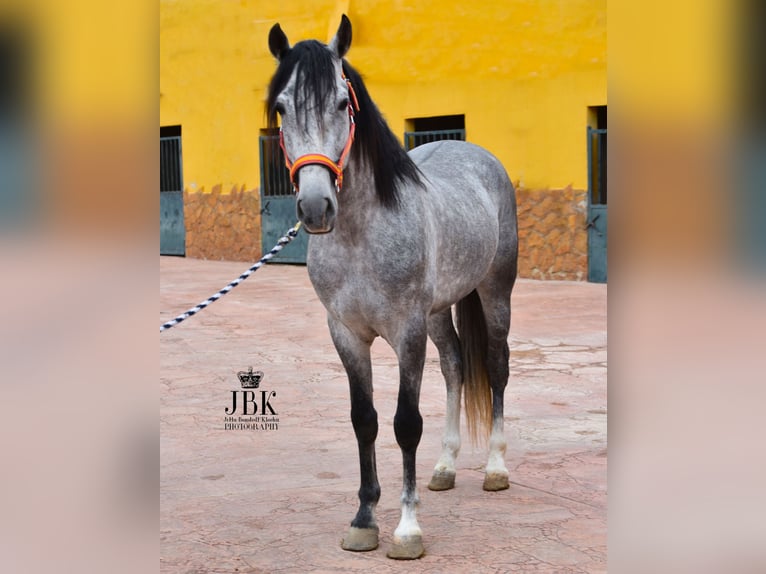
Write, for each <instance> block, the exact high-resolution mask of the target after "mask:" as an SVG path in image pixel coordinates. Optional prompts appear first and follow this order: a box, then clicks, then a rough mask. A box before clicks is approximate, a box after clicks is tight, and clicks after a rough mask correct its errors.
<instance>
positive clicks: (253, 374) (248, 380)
mask: <svg viewBox="0 0 766 574" xmlns="http://www.w3.org/2000/svg"><path fill="white" fill-rule="evenodd" d="M237 378H238V379H239V382H240V383H242V388H243V389H257V388H258V385H260V384H261V379H263V371H253V367H250V369H248V370H247V371H239V372H238V373H237Z"/></svg>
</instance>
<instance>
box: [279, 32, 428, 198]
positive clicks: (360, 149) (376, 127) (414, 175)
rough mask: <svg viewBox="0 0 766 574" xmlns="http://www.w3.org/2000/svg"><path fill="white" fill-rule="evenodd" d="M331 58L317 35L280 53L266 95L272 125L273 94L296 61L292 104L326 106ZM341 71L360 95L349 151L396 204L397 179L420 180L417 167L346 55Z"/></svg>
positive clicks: (401, 181) (331, 76)
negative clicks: (366, 165) (295, 81)
mask: <svg viewBox="0 0 766 574" xmlns="http://www.w3.org/2000/svg"><path fill="white" fill-rule="evenodd" d="M332 58H333V56H332V54H331V53H330V51H329V50H328V49H327V46H325V45H324V44H321V43H320V42H317V41H316V40H306V41H304V42H299V43H298V44H296V45H295V46H293V47H292V48H291V49H290V50H288V51H287V53H285V54H283V55H282V58H281V60H280V62H279V67H278V68H277V71H276V73H275V74H274V77H273V78H272V79H271V83H270V84H269V92H268V98H267V100H266V110H267V114H268V125H269V127H270V128H274V127H276V125H277V110H276V99H277V96H278V95H279V94H280V93H281V92H282V90H283V89H284V88H285V86H286V85H287V82H288V81H289V80H290V77H291V76H292V74H293V70H295V67H296V66H298V77H297V85H298V87H297V89H296V90H295V98H296V102H295V104H296V105H295V108H296V109H299V108H301V107H302V108H303V109H304V112H305V113H306V114H308V110H309V108H310V107H313V106H316V108H317V109H324V107H325V105H326V104H327V99H328V98H329V97H330V95H331V94H332V93H333V92H334V86H335V80H336V79H335V78H334V74H335V70H334V68H333V60H332ZM343 72H344V73H345V74H346V77H347V78H348V79H349V80H350V81H351V85H352V86H353V88H354V92H355V93H356V97H357V99H358V100H359V111H358V112H356V118H355V119H356V135H355V139H354V145H353V146H352V147H351V155H352V157H353V158H354V159H355V160H361V159H362V158H364V159H365V160H366V161H368V162H369V163H370V165H371V166H372V169H373V173H374V175H375V188H376V192H377V196H378V199H379V200H380V202H381V204H382V205H384V206H386V207H392V208H395V207H397V206H398V204H399V191H400V189H401V187H400V186H401V185H403V184H406V183H407V182H411V183H414V184H417V185H420V186H422V185H423V182H422V179H421V173H420V170H419V169H418V168H417V166H416V165H415V163H414V162H413V161H412V160H411V159H410V156H409V155H407V153H406V152H405V151H404V149H403V148H402V146H401V145H400V144H399V141H398V140H397V139H396V136H395V135H394V134H393V132H392V131H391V129H390V128H389V127H388V124H387V123H386V120H385V119H383V116H382V115H381V113H380V111H379V110H378V107H377V106H376V105H375V103H374V102H373V101H372V99H371V98H370V94H369V93H368V92H367V88H366V87H365V85H364V82H363V81H362V77H361V76H360V75H359V73H358V72H357V71H356V70H355V69H354V68H353V67H352V66H351V64H349V63H348V62H347V61H346V60H343ZM298 98H301V100H299V99H298ZM299 104H301V105H299ZM312 104H313V106H312Z"/></svg>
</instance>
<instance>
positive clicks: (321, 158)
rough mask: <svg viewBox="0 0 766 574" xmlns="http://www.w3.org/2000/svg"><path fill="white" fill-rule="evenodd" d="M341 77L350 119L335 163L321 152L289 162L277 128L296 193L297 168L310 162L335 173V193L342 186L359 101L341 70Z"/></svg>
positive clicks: (349, 81)
mask: <svg viewBox="0 0 766 574" xmlns="http://www.w3.org/2000/svg"><path fill="white" fill-rule="evenodd" d="M341 77H342V78H343V81H345V82H346V85H347V86H348V94H349V96H351V97H350V98H349V102H348V119H349V120H350V121H351V126H350V127H349V130H348V139H347V140H346V145H345V146H344V148H343V151H342V152H341V154H340V159H339V160H338V161H337V163H336V162H334V161H333V160H331V159H330V158H329V157H327V156H326V155H324V154H321V153H307V154H305V155H302V156H300V157H299V158H298V159H296V160H295V161H294V162H291V161H290V158H289V157H288V156H287V150H286V149H285V138H284V136H283V135H282V128H281V127H280V128H279V147H281V148H282V153H284V155H285V165H286V166H287V169H289V170H290V183H292V184H293V190H294V191H295V193H298V184H297V183H295V174H297V173H298V170H299V169H300V168H302V167H303V166H306V165H311V164H316V165H323V166H325V167H326V168H328V169H329V170H330V171H331V172H333V173H334V174H335V192H336V193H338V192H340V188H341V187H342V186H343V164H344V163H346V159H347V158H348V154H349V152H350V151H351V144H352V143H354V132H355V131H356V123H355V122H354V110H356V111H357V112H358V111H359V101H358V100H357V99H356V93H355V92H354V88H353V86H352V85H351V80H349V79H348V78H347V77H346V74H344V73H343V72H341ZM352 103H353V105H352Z"/></svg>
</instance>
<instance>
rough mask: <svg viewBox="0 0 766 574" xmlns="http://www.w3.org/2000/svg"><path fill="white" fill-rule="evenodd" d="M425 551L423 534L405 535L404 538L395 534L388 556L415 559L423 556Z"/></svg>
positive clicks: (397, 558) (399, 558)
mask: <svg viewBox="0 0 766 574" xmlns="http://www.w3.org/2000/svg"><path fill="white" fill-rule="evenodd" d="M424 552H425V548H423V537H422V536H420V535H416V536H405V537H404V538H399V537H397V536H395V537H394V542H393V544H392V545H391V548H389V549H388V552H387V553H386V556H388V557H389V558H393V559H394V560H415V559H416V558H420V557H421V556H423V553H424Z"/></svg>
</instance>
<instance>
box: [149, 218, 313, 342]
mask: <svg viewBox="0 0 766 574" xmlns="http://www.w3.org/2000/svg"><path fill="white" fill-rule="evenodd" d="M300 228H301V222H300V221H299V222H298V223H296V224H295V227H292V228H290V229H289V230H288V231H287V233H286V234H285V235H283V236H282V237H280V238H279V241H277V244H276V245H275V246H274V248H273V249H272V250H271V251H269V252H268V253H267V254H266V255H264V256H263V257H261V258H260V259H259V260H258V263H256V264H255V265H253V266H252V267H251V268H250V269H248V270H247V271H245V272H244V273H243V274H242V275H240V276H239V277H238V278H237V279H235V280H234V281H232V282H231V283H229V284H228V285H227V286H226V287H224V288H223V289H221V290H220V291H219V292H218V293H216V294H215V295H213V296H212V297H208V298H207V299H206V300H204V301H203V302H202V303H200V304H199V305H197V306H196V307H192V308H191V309H189V310H188V311H186V313H183V314H181V315H179V316H178V317H176V318H175V319H173V320H171V321H168V322H167V323H163V324H162V326H161V327H160V333H162V331H164V330H165V329H170V328H171V327H175V326H176V325H178V324H179V323H180V322H181V321H184V320H185V319H188V318H189V317H191V316H192V315H195V314H196V313H197V312H198V311H201V310H202V309H204V308H205V307H207V306H208V305H210V304H211V303H213V302H215V301H218V299H220V298H221V297H223V296H224V295H226V293H228V292H229V291H231V290H232V289H234V287H236V286H237V285H239V284H240V283H242V281H244V280H245V279H247V278H248V277H250V275H251V274H252V273H253V272H255V271H256V270H257V269H258V268H259V267H263V265H264V264H265V263H266V262H267V261H268V260H269V259H271V258H272V257H274V256H275V255H276V254H277V253H279V252H280V251H282V248H283V247H284V246H285V245H287V244H288V243H290V242H291V241H292V240H293V239H295V236H296V235H298V230H299V229H300Z"/></svg>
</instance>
